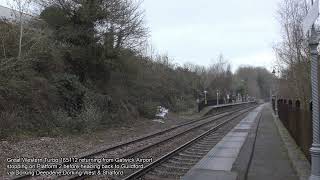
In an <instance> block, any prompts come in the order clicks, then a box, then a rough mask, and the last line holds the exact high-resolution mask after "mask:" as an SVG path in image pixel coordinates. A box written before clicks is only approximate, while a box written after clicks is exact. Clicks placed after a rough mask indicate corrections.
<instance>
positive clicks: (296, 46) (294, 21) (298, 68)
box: [274, 0, 310, 106]
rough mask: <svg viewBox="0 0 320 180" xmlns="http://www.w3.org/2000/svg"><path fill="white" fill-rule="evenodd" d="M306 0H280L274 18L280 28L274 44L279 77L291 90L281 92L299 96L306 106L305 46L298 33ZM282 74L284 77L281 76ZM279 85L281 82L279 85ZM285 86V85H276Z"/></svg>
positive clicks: (307, 80)
mask: <svg viewBox="0 0 320 180" xmlns="http://www.w3.org/2000/svg"><path fill="white" fill-rule="evenodd" d="M307 7H308V6H307V2H306V1H300V0H283V1H282V3H281V4H280V5H279V10H278V20H279V23H280V25H281V27H282V41H281V42H280V43H278V44H276V45H275V46H274V50H275V52H276V54H277V60H278V62H277V67H278V68H277V69H276V70H280V72H281V73H280V76H282V77H281V78H282V79H283V78H284V79H285V80H287V81H288V83H287V84H288V85H289V86H290V87H291V88H290V89H293V90H294V91H290V92H282V95H287V96H288V94H290V95H289V96H291V97H290V98H299V99H301V100H302V102H303V105H304V106H306V105H307V103H308V101H309V98H310V84H309V82H310V77H309V68H310V63H309V61H308V59H309V57H308V51H309V49H308V47H307V44H306V43H305V42H306V40H305V38H304V36H303V33H302V26H301V23H302V20H303V17H305V15H306V14H307V11H308V8H307ZM284 76H285V77H284ZM279 85H280V86H281V85H283V83H282V84H279ZM280 89H285V88H280Z"/></svg>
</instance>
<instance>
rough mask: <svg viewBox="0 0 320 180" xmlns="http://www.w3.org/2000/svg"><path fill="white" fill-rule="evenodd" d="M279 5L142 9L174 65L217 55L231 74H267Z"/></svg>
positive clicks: (247, 2) (246, 0) (245, 1)
mask: <svg viewBox="0 0 320 180" xmlns="http://www.w3.org/2000/svg"><path fill="white" fill-rule="evenodd" d="M6 1H7V0H0V4H1V5H5V6H6V4H7V3H6ZM280 1H281V0H219V1H218V0H144V2H143V4H142V5H143V8H144V9H145V11H146V23H147V26H148V27H149V28H150V35H151V43H152V45H153V47H154V48H155V49H156V50H157V51H158V52H159V53H167V54H168V55H169V57H171V58H173V59H174V61H175V62H176V63H179V64H183V63H185V62H191V63H194V64H199V65H209V64H210V63H211V62H212V60H215V59H217V57H218V55H219V54H221V53H222V54H223V55H224V57H226V58H227V59H228V61H229V63H231V64H232V68H233V70H235V69H236V68H237V67H239V66H240V65H253V66H264V67H266V68H268V69H269V70H271V69H272V64H273V62H274V61H275V55H274V52H273V50H272V46H273V44H274V43H275V42H276V41H279V38H280V35H279V33H280V28H279V25H278V22H277V20H276V10H277V8H278V7H277V6H278V3H279V2H280Z"/></svg>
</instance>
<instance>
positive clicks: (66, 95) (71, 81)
mask: <svg viewBox="0 0 320 180" xmlns="http://www.w3.org/2000/svg"><path fill="white" fill-rule="evenodd" d="M55 84H56V87H57V89H58V93H59V95H60V96H61V98H62V102H63V107H64V109H65V110H66V111H67V112H68V113H69V115H70V116H73V117H75V116H76V115H77V114H78V113H79V112H81V110H82V108H83V106H84V97H85V93H86V88H85V87H84V86H83V85H82V84H81V83H80V82H79V78H78V77H77V76H75V75H71V74H66V73H65V74H62V75H59V76H57V77H56V78H55Z"/></svg>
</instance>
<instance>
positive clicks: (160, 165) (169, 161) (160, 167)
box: [123, 117, 236, 180]
mask: <svg viewBox="0 0 320 180" xmlns="http://www.w3.org/2000/svg"><path fill="white" fill-rule="evenodd" d="M235 118H236V117H233V118H230V119H228V120H226V121H224V122H221V123H219V124H218V125H216V126H214V127H212V128H210V129H209V130H207V131H205V132H203V133H202V134H200V135H198V136H197V137H195V138H193V139H191V140H189V141H187V142H186V143H184V144H183V145H181V146H179V147H178V148H176V149H174V150H172V151H170V152H169V153H167V154H165V155H164V156H162V157H160V158H158V159H157V160H156V161H154V162H153V163H150V164H149V165H147V166H146V167H144V168H142V169H140V170H138V171H136V172H134V173H132V174H130V175H129V176H127V177H125V178H123V179H124V180H131V179H143V180H144V179H147V180H153V179H180V178H181V177H182V176H183V175H184V174H186V173H187V172H188V171H189V170H190V169H191V168H192V167H193V166H194V165H195V164H196V163H197V162H198V161H199V160H200V159H201V158H202V157H203V156H205V155H206V154H207V153H208V152H209V151H210V150H211V149H212V148H213V147H214V146H215V145H216V144H217V143H218V142H219V141H220V140H221V139H222V138H223V137H224V135H225V134H227V132H229V130H231V129H232V127H234V125H235V124H236V123H230V122H231V121H232V120H233V119H235Z"/></svg>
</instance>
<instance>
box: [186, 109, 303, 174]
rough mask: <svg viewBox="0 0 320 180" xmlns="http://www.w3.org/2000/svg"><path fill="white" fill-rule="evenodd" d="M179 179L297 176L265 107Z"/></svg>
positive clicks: (252, 112)
mask: <svg viewBox="0 0 320 180" xmlns="http://www.w3.org/2000/svg"><path fill="white" fill-rule="evenodd" d="M259 120H260V121H259ZM259 122H260V123H259ZM258 125H259V126H258ZM182 179H183V180H207V179H208V180H209V179H210V180H220V179H223V180H224V179H225V180H242V179H248V180H258V179H259V180H264V179H265V180H267V179H272V180H284V179H285V180H289V179H290V180H297V179H298V177H297V176H296V173H295V171H294V169H293V168H292V166H291V163H290V160H289V158H288V155H287V152H286V149H285V147H284V144H283V142H282V140H281V137H280V135H279V133H278V131H277V127H276V126H275V124H274V120H273V117H272V112H271V111H270V109H269V108H267V107H266V105H261V106H259V107H258V108H256V109H254V110H253V111H251V112H250V113H249V114H248V115H247V116H246V117H245V118H244V119H243V120H241V122H240V123H239V124H238V125H237V126H236V127H235V128H233V129H232V130H231V131H230V132H229V133H228V134H227V135H226V136H225V137H224V138H223V139H222V140H221V141H220V142H219V143H218V144H217V145H216V146H215V147H214V148H213V149H212V150H211V151H210V152H208V154H207V155H206V156H204V157H203V158H202V159H201V160H200V161H199V162H198V163H197V164H196V165H195V166H194V167H193V168H192V169H190V170H189V171H188V173H186V175H185V176H184V177H182Z"/></svg>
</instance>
